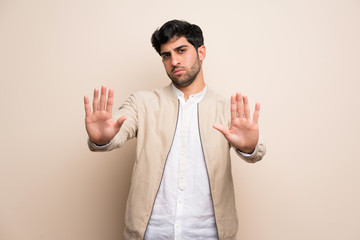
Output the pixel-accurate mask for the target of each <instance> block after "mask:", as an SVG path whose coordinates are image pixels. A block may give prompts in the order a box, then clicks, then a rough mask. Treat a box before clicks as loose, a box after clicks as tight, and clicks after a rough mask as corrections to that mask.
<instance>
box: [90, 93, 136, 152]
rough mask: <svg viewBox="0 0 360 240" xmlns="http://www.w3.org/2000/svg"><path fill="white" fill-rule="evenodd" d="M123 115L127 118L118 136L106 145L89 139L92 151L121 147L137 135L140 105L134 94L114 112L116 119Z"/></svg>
mask: <svg viewBox="0 0 360 240" xmlns="http://www.w3.org/2000/svg"><path fill="white" fill-rule="evenodd" d="M121 116H126V120H125V122H124V123H123V125H122V126H121V128H120V131H119V132H118V133H117V134H116V136H115V137H114V138H113V139H112V140H111V141H110V142H109V143H108V144H106V145H103V146H98V145H96V144H94V143H92V142H90V140H89V139H88V146H89V149H90V150H91V151H97V152H104V151H110V150H113V149H115V148H119V147H121V146H122V145H124V143H125V142H126V141H127V140H129V139H131V138H133V137H136V134H137V130H138V122H139V121H138V107H137V103H136V97H135V95H134V94H132V95H131V96H130V97H129V98H128V99H126V100H125V102H124V103H123V104H122V105H121V107H120V108H119V109H118V110H117V112H116V113H115V114H113V118H114V119H115V120H116V119H118V118H120V117H121Z"/></svg>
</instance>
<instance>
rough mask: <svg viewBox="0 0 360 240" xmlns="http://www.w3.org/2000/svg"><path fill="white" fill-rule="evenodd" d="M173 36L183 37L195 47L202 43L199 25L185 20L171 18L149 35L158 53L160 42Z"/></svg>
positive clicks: (202, 38) (164, 41)
mask: <svg viewBox="0 0 360 240" xmlns="http://www.w3.org/2000/svg"><path fill="white" fill-rule="evenodd" d="M173 37H177V38H179V37H185V38H186V40H187V41H188V42H189V43H191V44H192V45H193V46H194V47H195V49H198V48H199V47H201V46H202V45H204V37H203V34H202V31H201V28H200V27H199V26H197V25H195V24H190V23H188V22H186V21H180V20H171V21H168V22H166V23H165V24H164V25H163V26H162V27H161V28H160V29H157V30H156V31H155V32H154V33H153V35H152V36H151V43H152V46H153V47H154V48H155V50H156V51H157V52H158V53H159V55H160V54H161V53H160V46H161V44H164V43H167V42H168V41H169V40H170V39H172V38H173Z"/></svg>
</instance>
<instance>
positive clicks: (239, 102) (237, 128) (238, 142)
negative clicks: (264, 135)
mask: <svg viewBox="0 0 360 240" xmlns="http://www.w3.org/2000/svg"><path fill="white" fill-rule="evenodd" d="M259 114H260V104H259V103H256V105H255V111H254V115H253V118H252V119H251V116H250V107H249V101H248V98H247V97H246V96H243V97H242V96H241V94H240V93H236V95H235V96H231V123H230V128H229V129H227V128H226V127H225V126H223V125H220V124H214V125H213V127H214V128H215V129H217V130H219V131H220V132H221V133H222V134H224V136H225V138H226V139H227V140H228V141H229V143H230V144H231V145H232V146H234V147H235V148H237V149H239V150H240V151H242V152H245V153H252V152H253V151H254V150H255V147H256V144H257V142H258V140H259V125H258V119H259Z"/></svg>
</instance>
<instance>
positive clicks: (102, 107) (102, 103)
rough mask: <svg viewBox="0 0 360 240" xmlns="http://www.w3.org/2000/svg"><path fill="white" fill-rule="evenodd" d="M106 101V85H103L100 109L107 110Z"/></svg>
mask: <svg viewBox="0 0 360 240" xmlns="http://www.w3.org/2000/svg"><path fill="white" fill-rule="evenodd" d="M105 102H106V87H105V86H102V87H101V95H100V108H99V109H100V111H103V110H105Z"/></svg>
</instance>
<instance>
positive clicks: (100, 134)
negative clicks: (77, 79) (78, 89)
mask: <svg viewBox="0 0 360 240" xmlns="http://www.w3.org/2000/svg"><path fill="white" fill-rule="evenodd" d="M106 91H107V89H106V87H105V86H102V87H101V95H100V100H99V90H98V89H95V90H94V99H93V111H92V112H91V107H90V102H89V98H88V97H87V96H85V97H84V105H85V114H86V116H85V127H86V131H87V133H88V135H89V139H90V141H92V142H93V143H95V144H97V145H104V144H107V143H109V142H110V141H111V140H112V139H113V138H114V137H115V135H116V134H117V133H118V132H119V130H120V128H121V125H122V124H123V123H124V121H125V120H126V117H125V116H122V117H120V118H119V119H117V120H114V119H113V118H112V107H113V99H114V91H113V90H112V89H109V93H108V99H107V100H106Z"/></svg>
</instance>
